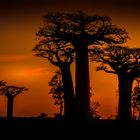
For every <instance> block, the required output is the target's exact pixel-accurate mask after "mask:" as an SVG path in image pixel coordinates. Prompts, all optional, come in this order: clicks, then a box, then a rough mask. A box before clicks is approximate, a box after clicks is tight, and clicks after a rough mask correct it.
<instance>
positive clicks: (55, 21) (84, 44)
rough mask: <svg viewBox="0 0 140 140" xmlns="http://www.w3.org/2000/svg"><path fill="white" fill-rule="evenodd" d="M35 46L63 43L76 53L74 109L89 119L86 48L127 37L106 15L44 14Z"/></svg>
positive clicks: (117, 41) (121, 41)
mask: <svg viewBox="0 0 140 140" xmlns="http://www.w3.org/2000/svg"><path fill="white" fill-rule="evenodd" d="M37 37H38V39H39V44H40V46H41V44H42V43H43V46H44V44H46V45H47V44H48V43H54V42H56V41H57V42H61V41H66V42H69V43H70V44H71V48H74V51H75V54H76V82H75V85H76V90H75V91H76V106H77V111H78V114H79V117H80V118H83V119H86V120H88V119H89V116H90V97H89V89H90V83H89V63H88V46H90V45H101V44H104V43H117V44H122V43H124V42H125V41H126V39H127V38H128V34H127V32H126V31H125V30H124V29H120V28H117V27H116V26H114V25H112V24H111V21H110V18H109V17H107V16H97V15H96V16H91V15H86V14H85V13H84V12H82V11H78V12H77V13H74V14H73V13H48V14H47V15H46V16H44V25H43V26H42V27H40V28H39V31H38V33H37Z"/></svg>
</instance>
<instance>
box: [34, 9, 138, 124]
mask: <svg viewBox="0 0 140 140" xmlns="http://www.w3.org/2000/svg"><path fill="white" fill-rule="evenodd" d="M36 36H37V38H38V44H37V45H36V46H35V47H34V49H33V51H34V52H35V55H36V56H38V57H43V58H46V59H48V60H49V61H50V63H52V64H53V65H55V66H57V67H58V68H59V69H60V71H61V74H62V81H63V88H64V109H65V110H64V115H65V118H66V119H67V120H70V119H72V118H76V117H77V118H80V119H81V120H82V121H89V120H90V95H89V94H90V91H89V89H90V83H89V79H90V77H89V61H96V62H98V63H99V66H98V68H97V70H104V71H105V72H108V73H113V74H116V75H117V76H118V81H119V85H118V88H119V104H118V120H120V121H122V122H124V121H129V120H131V117H132V114H131V92H132V84H133V81H134V79H135V78H137V77H139V72H140V63H139V62H140V61H139V60H140V49H139V48H130V47H126V46H123V44H124V43H126V42H127V40H128V39H129V35H128V32H127V31H126V30H125V29H123V28H119V27H117V26H116V25H113V24H112V22H111V19H110V18H109V17H108V16H98V15H87V14H86V13H84V12H83V11H78V12H77V13H61V12H56V13H48V14H46V15H45V16H44V25H43V26H42V27H40V28H39V31H38V32H37V34H36ZM72 63H75V67H76V70H75V79H76V80H75V89H74V87H73V80H72V76H71V70H70V66H71V64H72ZM93 64H94V63H93Z"/></svg>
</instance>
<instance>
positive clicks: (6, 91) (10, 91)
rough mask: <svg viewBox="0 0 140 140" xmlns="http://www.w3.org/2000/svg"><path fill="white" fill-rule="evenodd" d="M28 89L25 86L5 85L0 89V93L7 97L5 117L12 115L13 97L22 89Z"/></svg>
mask: <svg viewBox="0 0 140 140" xmlns="http://www.w3.org/2000/svg"><path fill="white" fill-rule="evenodd" d="M25 90H28V89H27V88H25V87H17V86H7V85H5V86H4V87H3V88H1V89H0V91H1V93H0V94H1V95H4V96H6V97H7V99H8V102H7V117H8V118H12V117H13V105H14V98H15V97H16V96H17V95H18V94H20V93H22V92H23V91H25Z"/></svg>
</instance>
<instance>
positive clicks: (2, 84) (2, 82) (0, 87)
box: [0, 80, 6, 89]
mask: <svg viewBox="0 0 140 140" xmlns="http://www.w3.org/2000/svg"><path fill="white" fill-rule="evenodd" d="M5 85H6V82H4V81H3V80H2V81H0V89H2V88H3V87H4V86H5Z"/></svg>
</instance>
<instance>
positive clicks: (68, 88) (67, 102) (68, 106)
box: [61, 64, 75, 119]
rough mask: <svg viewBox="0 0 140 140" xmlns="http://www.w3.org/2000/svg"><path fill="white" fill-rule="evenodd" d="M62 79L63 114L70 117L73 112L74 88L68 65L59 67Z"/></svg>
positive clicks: (67, 117)
mask: <svg viewBox="0 0 140 140" xmlns="http://www.w3.org/2000/svg"><path fill="white" fill-rule="evenodd" d="M61 72H62V80H63V86H64V115H65V117H66V119H71V118H72V117H73V115H74V114H73V113H74V100H75V97H74V89H73V82H72V76H71V71H70V65H69V64H65V65H63V66H62V67H61Z"/></svg>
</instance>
